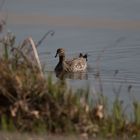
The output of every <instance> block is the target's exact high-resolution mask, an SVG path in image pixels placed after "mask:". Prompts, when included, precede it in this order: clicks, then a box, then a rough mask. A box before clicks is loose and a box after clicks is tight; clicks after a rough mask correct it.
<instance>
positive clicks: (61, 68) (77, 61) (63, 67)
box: [55, 48, 87, 74]
mask: <svg viewBox="0 0 140 140" xmlns="http://www.w3.org/2000/svg"><path fill="white" fill-rule="evenodd" d="M57 55H59V62H58V64H57V65H56V67H55V72H56V73H57V74H59V73H64V72H84V71H85V70H86V68H87V55H83V54H81V53H80V55H79V57H78V58H73V59H72V60H65V51H64V49H63V48H59V49H57V52H56V56H55V57H57Z"/></svg>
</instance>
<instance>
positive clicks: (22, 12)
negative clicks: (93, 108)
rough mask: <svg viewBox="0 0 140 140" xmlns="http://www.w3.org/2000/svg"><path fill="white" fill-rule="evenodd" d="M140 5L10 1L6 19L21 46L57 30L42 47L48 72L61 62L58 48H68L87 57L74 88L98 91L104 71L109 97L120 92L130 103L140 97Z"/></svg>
mask: <svg viewBox="0 0 140 140" xmlns="http://www.w3.org/2000/svg"><path fill="white" fill-rule="evenodd" d="M139 7H140V1H138V0H133V1H132V0H123V1H122V0H116V1H113V0H39V1H38V0H24V1H19V0H12V1H10V0H9V1H6V2H5V4H4V6H3V9H2V15H4V17H6V19H7V24H8V26H7V28H8V29H7V30H10V31H12V32H14V33H15V34H16V36H18V37H17V40H18V41H19V42H20V41H22V40H23V39H25V38H26V37H27V36H32V37H33V39H34V40H35V41H36V42H37V41H38V40H39V39H40V38H41V37H42V36H43V35H44V34H45V33H46V32H47V31H48V30H50V29H53V30H54V31H55V35H54V36H53V37H51V36H48V38H47V39H46V40H45V41H44V42H43V44H42V45H41V46H40V48H38V49H39V53H40V58H41V61H42V63H45V64H46V71H48V72H53V69H54V67H55V65H56V64H57V61H58V60H57V59H55V58H54V55H55V52H56V49H57V48H60V47H62V48H65V50H66V57H68V58H72V57H75V56H77V55H78V54H79V52H82V53H87V54H88V71H87V73H86V74H85V76H84V78H83V79H80V78H79V79H69V80H68V82H69V83H70V85H71V86H73V87H86V85H90V87H91V91H92V92H93V93H94V92H95V91H98V90H99V89H100V86H99V82H98V79H97V78H96V77H97V76H96V71H97V70H98V69H100V74H101V81H102V86H103V93H104V94H105V95H107V96H108V97H109V98H110V99H112V98H114V95H116V94H118V93H119V89H120V91H121V92H120V97H121V98H122V99H125V100H126V101H129V100H130V98H132V95H133V96H134V97H136V98H137V99H140V62H139V61H140V8H139ZM98 66H99V67H98ZM130 87H132V90H131V93H130V92H128V90H129V89H130Z"/></svg>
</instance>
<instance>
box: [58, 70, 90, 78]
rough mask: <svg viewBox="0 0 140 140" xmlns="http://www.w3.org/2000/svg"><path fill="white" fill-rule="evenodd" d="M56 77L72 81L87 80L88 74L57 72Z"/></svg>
mask: <svg viewBox="0 0 140 140" xmlns="http://www.w3.org/2000/svg"><path fill="white" fill-rule="evenodd" d="M56 77H57V78H59V79H61V80H64V79H73V80H87V79H88V73H87V72H69V73H65V72H59V73H56Z"/></svg>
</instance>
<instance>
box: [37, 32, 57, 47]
mask: <svg viewBox="0 0 140 140" xmlns="http://www.w3.org/2000/svg"><path fill="white" fill-rule="evenodd" d="M54 33H55V32H54V31H53V30H50V31H48V32H47V33H45V34H44V36H43V37H42V38H41V39H40V40H39V41H38V42H37V44H36V47H38V46H40V45H41V43H42V42H43V41H44V39H46V37H47V36H48V35H49V34H50V35H51V36H53V35H54Z"/></svg>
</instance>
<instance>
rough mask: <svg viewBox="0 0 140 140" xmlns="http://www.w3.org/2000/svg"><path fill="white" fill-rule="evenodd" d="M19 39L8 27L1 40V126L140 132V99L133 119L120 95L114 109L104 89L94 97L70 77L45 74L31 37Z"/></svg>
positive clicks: (133, 135)
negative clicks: (73, 86)
mask: <svg viewBox="0 0 140 140" xmlns="http://www.w3.org/2000/svg"><path fill="white" fill-rule="evenodd" d="M15 39H16V38H15V36H14V35H13V34H11V33H8V34H7V35H6V36H3V38H1V41H0V48H1V50H2V51H1V54H0V129H1V130H2V131H8V132H16V131H18V132H28V133H29V132H30V133H38V134H42V133H43V134H45V133H48V134H55V135H56V134H67V135H73V134H75V135H80V136H81V135H82V136H86V137H88V136H89V137H94V138H95V137H96V138H97V137H101V138H102V137H103V138H115V137H121V138H122V139H126V138H128V137H129V138H130V139H139V138H140V103H139V102H138V101H134V102H133V112H134V113H133V115H134V119H128V118H129V116H128V115H129V114H125V112H124V110H123V108H124V106H123V104H122V102H121V101H120V100H119V98H118V97H116V99H115V101H114V102H113V104H112V107H111V111H110V110H108V102H107V100H106V97H104V96H103V95H100V94H99V98H98V99H97V101H95V102H91V99H90V95H89V90H88V88H87V90H83V89H79V90H77V91H72V90H71V89H68V87H67V85H66V83H65V80H62V81H59V82H54V81H53V80H52V78H51V76H50V75H49V76H45V74H43V76H42V73H43V69H40V67H39V66H38V63H37V61H36V59H35V57H34V55H32V50H31V49H30V44H29V42H28V41H27V40H25V41H24V42H23V43H22V44H20V45H16V42H15ZM40 70H42V71H41V72H40ZM102 92H103V91H102Z"/></svg>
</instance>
